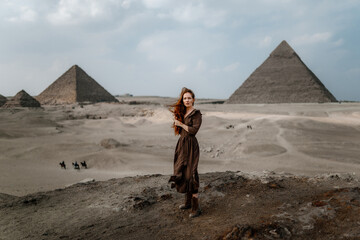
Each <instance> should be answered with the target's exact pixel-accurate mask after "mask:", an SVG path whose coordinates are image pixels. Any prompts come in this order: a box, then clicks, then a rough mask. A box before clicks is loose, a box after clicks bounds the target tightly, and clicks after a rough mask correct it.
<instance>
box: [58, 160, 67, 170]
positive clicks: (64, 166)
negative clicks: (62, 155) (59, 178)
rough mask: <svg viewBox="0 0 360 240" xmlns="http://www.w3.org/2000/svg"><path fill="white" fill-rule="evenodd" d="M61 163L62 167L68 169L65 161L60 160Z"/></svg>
mask: <svg viewBox="0 0 360 240" xmlns="http://www.w3.org/2000/svg"><path fill="white" fill-rule="evenodd" d="M59 165H60V167H61V168H63V169H66V164H65V162H64V161H62V162H60V163H59Z"/></svg>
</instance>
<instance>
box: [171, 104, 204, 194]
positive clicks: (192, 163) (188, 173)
mask: <svg viewBox="0 0 360 240" xmlns="http://www.w3.org/2000/svg"><path fill="white" fill-rule="evenodd" d="M201 121H202V117H201V112H200V110H197V109H194V110H193V111H192V112H191V113H189V115H187V116H186V117H185V119H184V124H185V125H187V126H188V127H189V132H187V131H186V130H185V129H183V128H181V130H180V138H179V140H178V142H177V145H176V148H175V156H174V175H172V176H171V177H170V180H169V182H174V183H173V184H172V187H176V190H177V191H178V192H180V193H187V192H191V193H198V190H199V174H198V171H197V168H198V163H199V157H200V151H199V144H198V141H197V139H196V137H195V134H196V133H197V132H198V130H199V128H200V126H201Z"/></svg>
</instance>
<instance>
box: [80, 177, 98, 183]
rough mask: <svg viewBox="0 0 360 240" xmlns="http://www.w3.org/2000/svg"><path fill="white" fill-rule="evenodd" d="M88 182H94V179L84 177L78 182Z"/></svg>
mask: <svg viewBox="0 0 360 240" xmlns="http://www.w3.org/2000/svg"><path fill="white" fill-rule="evenodd" d="M90 182H95V179H93V178H85V179H83V180H81V181H80V182H79V183H90Z"/></svg>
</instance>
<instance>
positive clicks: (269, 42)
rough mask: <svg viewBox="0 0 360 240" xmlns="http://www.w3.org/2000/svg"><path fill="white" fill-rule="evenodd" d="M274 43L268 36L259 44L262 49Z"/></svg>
mask: <svg viewBox="0 0 360 240" xmlns="http://www.w3.org/2000/svg"><path fill="white" fill-rule="evenodd" d="M271 43H272V37H270V36H266V37H264V39H262V40H261V41H260V43H259V46H260V47H268V46H270V44H271Z"/></svg>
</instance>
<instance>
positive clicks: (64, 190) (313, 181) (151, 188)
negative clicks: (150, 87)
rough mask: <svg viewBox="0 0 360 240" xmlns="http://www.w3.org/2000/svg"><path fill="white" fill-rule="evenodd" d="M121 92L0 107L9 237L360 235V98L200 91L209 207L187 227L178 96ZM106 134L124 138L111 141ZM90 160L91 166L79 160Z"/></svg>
mask: <svg viewBox="0 0 360 240" xmlns="http://www.w3.org/2000/svg"><path fill="white" fill-rule="evenodd" d="M118 100H119V103H116V104H111V103H97V104H88V105H86V104H83V105H80V104H73V105H58V106H43V107H42V108H41V109H35V108H13V109H1V108H0V152H1V155H0V193H1V194H0V216H1V218H2V219H3V220H2V221H1V226H2V227H1V229H0V232H2V234H0V239H59V238H65V239H144V237H145V236H149V234H150V233H152V234H153V235H151V237H150V238H149V239H169V238H173V239H183V238H184V237H187V238H189V239H216V238H219V239H222V238H223V237H226V236H228V238H226V239H237V238H236V236H238V238H239V236H245V235H246V236H248V237H249V238H251V236H255V235H256V233H257V234H258V236H265V235H266V236H270V238H269V237H264V238H265V239H272V238H274V239H275V238H279V237H281V238H285V239H304V237H305V238H306V237H309V236H312V237H315V239H329V238H328V237H329V235H327V234H324V235H316V234H318V232H319V231H320V232H321V231H325V232H326V231H328V232H334V231H335V232H336V233H337V235H336V236H338V237H344V239H356V237H359V236H360V231H358V230H359V229H360V218H359V217H358V216H360V214H359V213H360V212H359V207H360V202H359V200H360V193H359V191H358V188H356V187H357V186H358V183H359V182H358V181H359V175H360V168H359V163H360V158H359V156H360V103H324V104H316V103H314V104H310V103H308V104H213V103H214V102H219V100H212V99H199V100H197V102H196V104H195V108H197V109H200V110H201V112H202V114H203V123H202V127H201V129H200V131H199V133H198V134H197V138H198V141H199V144H200V151H201V153H200V163H199V172H200V181H201V186H200V187H201V190H200V195H201V197H202V199H203V201H202V204H203V205H202V206H203V212H204V213H203V215H202V217H200V218H199V219H200V220H198V219H196V220H194V222H193V223H195V227H194V229H193V231H190V232H186V231H181V229H183V228H187V229H188V228H189V227H190V226H192V225H191V222H188V221H189V220H188V218H187V213H184V212H179V210H178V209H177V205H178V204H180V203H181V202H182V201H183V196H182V195H181V194H177V193H175V192H174V190H173V189H170V187H169V186H168V184H167V179H168V177H169V175H170V174H171V173H172V163H173V151H174V148H175V145H176V142H177V138H178V137H177V136H174V134H173V131H172V129H171V127H170V126H171V124H172V118H171V114H170V112H169V111H168V110H167V104H170V103H172V102H173V101H174V99H173V98H163V97H118ZM220 102H221V101H220ZM104 139H105V140H106V139H114V140H116V141H117V142H118V143H119V144H118V145H117V146H116V147H114V148H110V149H109V148H105V147H104V146H102V145H101V141H102V140H104ZM84 160H85V161H86V162H87V165H88V169H84V168H81V169H80V170H75V169H73V167H72V165H71V163H72V162H75V161H77V162H78V163H80V162H82V161H84ZM62 161H64V162H65V163H66V165H67V169H66V170H65V169H61V167H60V166H59V162H62ZM228 170H230V171H232V172H227V173H226V172H225V171H228ZM239 171H241V172H239ZM151 174H155V175H151ZM269 174H270V176H269ZM264 176H265V177H264ZM324 176H325V177H324ZM264 179H265V180H264ZM274 179H275V180H276V181H275V180H274ZM93 180H95V181H93ZM81 181H83V182H87V183H79V182H81ZM273 181H275V182H273ZM269 184H270V185H269ZM212 186H213V187H212ZM264 196H266V197H264ZM331 199H337V200H336V201H335V202H334V201H332V200H331ZM225 203H226V206H228V207H226V206H224V205H222V204H225ZM247 204H249V205H247ZM309 204H310V205H309ZM346 204H350V205H349V206H350V208H347V206H348V205H346ZM331 209H337V210H336V211H331ZM346 209H348V210H346ZM349 209H350V210H354V211H351V213H350V212H346V211H350V210H349ZM254 211H255V212H258V215H256V214H255V213H254ZM344 211H345V212H344ZM231 212H232V213H231ZM301 212H302V213H303V214H304V216H305V215H306V214H307V215H306V216H305V217H304V216H303V215H301V214H300V213H301ZM237 214H239V215H237ZM254 214H255V215H254ZM279 214H280V215H279ZM281 214H285V215H286V214H290V215H289V216H285V215H281ZM299 214H300V215H299ZM353 214H355V215H353ZM265 216H266V217H265ZM274 216H278V220H279V219H280V220H281V221H280V220H279V221H275V220H274ZM319 216H320V217H321V218H322V221H320V222H319V221H317V220H316V219H318V218H319ZM287 217H289V218H293V220H291V221H290V220H289V219H288V218H287ZM130 219H132V220H130ZM201 219H202V220H201ZM294 219H295V220H294ZM324 219H325V220H324ZM346 219H348V220H349V221H351V222H352V225H351V224H350V225H346V226H347V227H345V225H344V222H343V220H344V221H345V220H346ZM270 220H271V221H270ZM287 221H289V222H288V223H286V222H287ZM29 222H30V224H28V223H29ZM218 222H221V224H215V223H218ZM284 222H285V223H286V224H285V223H284ZM329 223H332V224H333V225H329V227H328V228H326V227H324V226H325V225H327V224H329ZM335 223H337V224H335ZM159 224H160V225H159ZM249 224H250V225H249ZM155 225H156V227H155ZM205 225H206V226H212V225H214V226H215V225H216V226H218V227H205ZM144 226H145V227H144ZM159 226H160V227H159ZM72 227H74V229H72ZM331 227H333V228H331ZM106 229H107V230H106ZM354 229H355V230H354ZM106 231H107V232H106ZM249 231H250V232H249ZM203 232H204V234H203ZM270 232H272V233H270ZM315 233H316V234H315ZM169 234H170V235H169ZM229 234H230V235H229ZM244 234H245V235H244ZM254 234H255V235H254ZM261 234H263V235H261ZM264 234H265V235H264ZM269 234H270V235H269ZM276 234H278V235H276ZM307 234H310V235H307ZM314 234H315V235H314ZM346 234H347V235H346ZM119 236H120V237H119ZM170 236H173V237H170ZM229 236H230V237H229ZM231 236H235V237H234V238H231ZM321 236H322V237H321ZM346 236H347V237H348V238H347V237H346ZM271 237H272V238H271ZM255 239H262V238H261V237H260V238H255Z"/></svg>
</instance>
